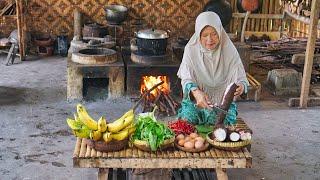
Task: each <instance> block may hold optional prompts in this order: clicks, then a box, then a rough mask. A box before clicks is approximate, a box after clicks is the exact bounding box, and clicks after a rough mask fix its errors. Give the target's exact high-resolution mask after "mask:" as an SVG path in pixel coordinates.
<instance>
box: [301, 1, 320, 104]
mask: <svg viewBox="0 0 320 180" xmlns="http://www.w3.org/2000/svg"><path fill="white" fill-rule="evenodd" d="M319 12H320V0H313V1H312V6H311V17H310V26H309V37H308V44H307V50H306V59H305V65H304V70H303V79H302V87H301V95H300V107H301V108H306V107H307V102H308V95H309V87H310V79H311V70H312V65H313V56H314V49H315V42H316V38H317V24H318V19H319Z"/></svg>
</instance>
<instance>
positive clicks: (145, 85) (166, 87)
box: [140, 76, 170, 98]
mask: <svg viewBox="0 0 320 180" xmlns="http://www.w3.org/2000/svg"><path fill="white" fill-rule="evenodd" d="M161 81H163V82H164V83H163V84H161V85H160V86H158V88H157V89H158V90H157V89H155V90H153V91H151V92H150V94H152V96H153V97H154V98H155V97H157V96H158V93H159V92H160V91H161V92H162V93H165V94H169V93H170V83H169V78H168V77H167V76H143V77H142V83H141V88H140V92H141V94H143V93H144V92H145V91H147V90H148V89H151V88H152V87H153V86H154V85H156V84H158V83H160V82H161Z"/></svg>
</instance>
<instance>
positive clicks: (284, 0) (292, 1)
mask: <svg viewBox="0 0 320 180" xmlns="http://www.w3.org/2000/svg"><path fill="white" fill-rule="evenodd" d="M311 3H312V0H280V4H281V5H283V6H284V8H285V9H287V10H288V11H290V12H292V13H294V14H298V15H302V16H307V17H309V16H310V12H311Z"/></svg>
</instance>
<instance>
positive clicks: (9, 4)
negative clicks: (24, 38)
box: [0, 1, 16, 16]
mask: <svg viewBox="0 0 320 180" xmlns="http://www.w3.org/2000/svg"><path fill="white" fill-rule="evenodd" d="M15 14H16V3H15V1H0V16H6V15H15Z"/></svg>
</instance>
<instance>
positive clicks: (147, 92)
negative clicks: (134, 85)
mask: <svg viewBox="0 0 320 180" xmlns="http://www.w3.org/2000/svg"><path fill="white" fill-rule="evenodd" d="M163 83H164V81H161V82H160V83H158V84H156V85H154V86H153V87H152V88H151V89H148V90H147V91H146V92H145V93H144V94H143V95H142V96H141V98H140V99H139V101H138V102H137V103H136V104H135V105H134V106H133V108H132V109H133V111H135V110H136V109H137V107H138V106H139V104H140V103H141V102H142V101H143V98H144V97H145V96H146V95H147V94H149V93H150V92H151V91H153V90H154V89H155V88H157V87H158V86H160V85H161V84H163Z"/></svg>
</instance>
